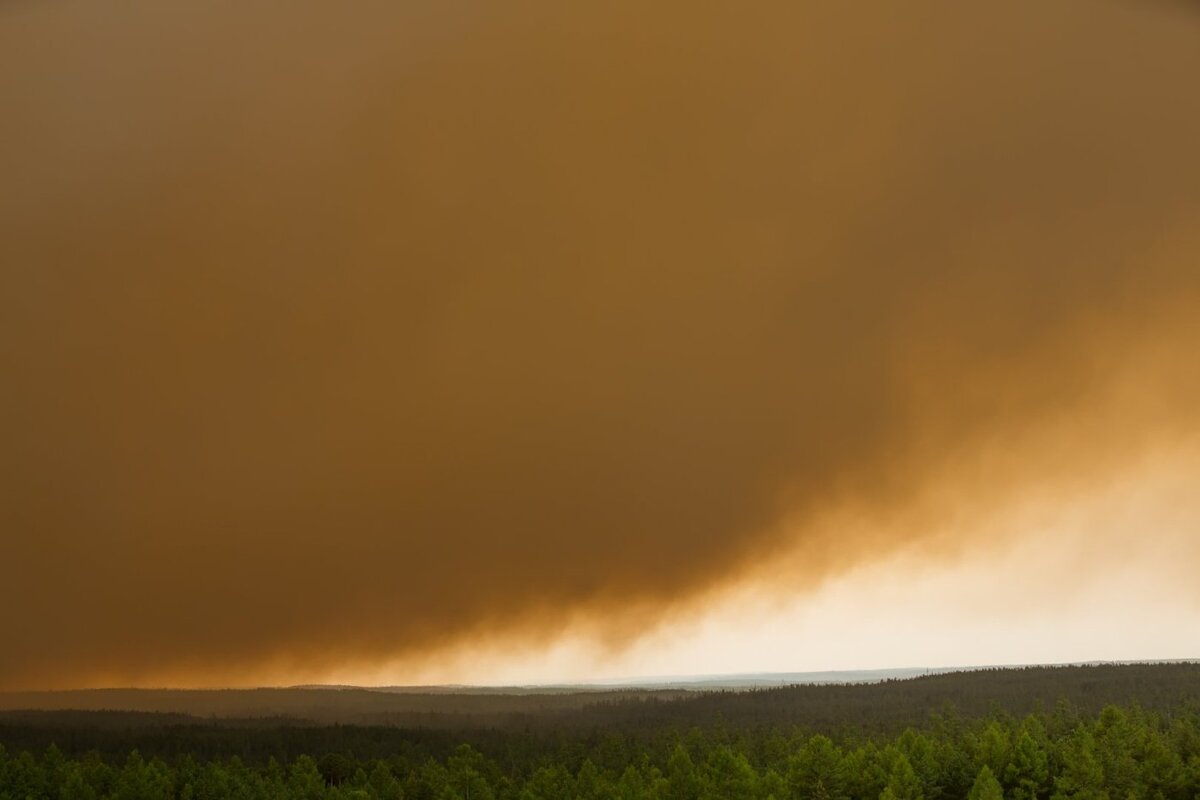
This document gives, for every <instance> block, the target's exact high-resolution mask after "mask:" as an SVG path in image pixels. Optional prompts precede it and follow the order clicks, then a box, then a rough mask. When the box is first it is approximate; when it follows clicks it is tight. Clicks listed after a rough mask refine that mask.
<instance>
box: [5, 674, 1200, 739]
mask: <svg viewBox="0 0 1200 800" xmlns="http://www.w3.org/2000/svg"><path fill="white" fill-rule="evenodd" d="M913 673H917V674H915V675H914V674H913ZM830 675H840V676H843V677H842V679H841V680H838V681H831V680H821V679H818V678H816V677H815V676H830ZM849 676H855V677H854V678H851V677H849ZM768 678H769V679H770V680H774V681H778V683H768ZM760 681H761V682H760ZM785 682H786V683H785ZM685 687H687V688H685ZM1060 699H1065V700H1067V701H1069V702H1071V703H1073V704H1075V705H1077V706H1079V707H1080V708H1082V709H1093V710H1094V709H1098V708H1099V707H1101V706H1103V705H1105V704H1108V703H1125V704H1129V703H1136V704H1139V705H1142V706H1143V707H1146V708H1150V709H1155V708H1165V707H1167V706H1170V705H1174V704H1178V703H1179V702H1187V701H1196V700H1200V663H1197V662H1186V661H1185V662H1170V663H1125V664H1092V665H1070V666H1035V667H997V668H973V669H970V670H957V671H954V670H940V671H939V670H924V669H907V670H878V671H856V672H849V673H846V672H843V673H786V674H783V675H775V676H717V677H712V678H707V679H704V678H702V679H699V680H695V681H689V682H684V681H679V682H675V683H664V684H660V685H658V686H654V685H650V684H648V685H646V686H643V687H614V686H591V687H578V686H564V687H510V688H495V689H487V688H483V687H471V688H464V689H461V690H459V689H452V688H450V687H436V688H435V687H430V688H419V687H377V688H362V687H292V688H275V689H265V688H264V689H190V690H189V689H86V690H72V691H59V692H5V693H0V712H4V713H3V714H0V719H13V718H15V717H17V716H19V717H21V718H22V719H25V720H36V719H38V718H41V719H48V718H49V716H43V715H40V714H34V715H30V714H24V713H22V714H17V713H16V712H27V711H33V712H47V711H57V712H66V711H82V712H99V711H117V712H140V713H150V714H174V715H185V716H184V717H182V718H179V717H176V718H175V719H176V721H178V720H179V719H183V720H186V719H188V718H192V719H198V720H199V719H213V718H216V719H223V720H233V719H241V720H255V719H258V720H266V719H271V720H275V721H279V720H281V719H282V720H291V721H295V722H300V721H307V722H314V723H341V724H359V725H390V726H418V727H464V726H465V727H471V726H483V727H490V726H496V727H504V726H510V725H531V724H532V725H549V726H560V725H568V726H576V725H583V726H588V725H603V726H617V727H621V726H627V725H629V724H633V722H634V721H636V724H638V725H642V724H652V725H689V724H698V723H700V722H703V721H706V720H710V719H716V718H718V717H719V718H721V719H723V720H726V721H728V722H730V723H733V724H747V725H758V724H803V725H811V726H814V727H828V726H836V725H839V724H854V723H856V722H857V721H860V720H865V719H868V718H870V719H871V720H873V721H876V722H880V721H882V722H886V723H892V722H895V723H900V722H904V721H912V722H920V721H922V720H923V719H924V718H926V717H927V716H928V714H929V713H930V712H931V711H935V710H938V709H940V708H943V707H950V706H952V707H954V708H957V709H959V710H961V711H962V712H963V713H968V714H975V713H982V712H984V711H987V710H988V709H989V708H990V707H993V706H996V705H998V706H1000V707H1001V708H1004V709H1005V710H1008V711H1010V712H1011V713H1024V712H1026V711H1028V710H1031V709H1032V708H1033V707H1034V706H1035V705H1037V704H1041V705H1043V706H1047V707H1052V706H1053V704H1054V703H1056V702H1057V701H1058V700H1060ZM50 716H53V715H50ZM150 719H153V717H151V718H150Z"/></svg>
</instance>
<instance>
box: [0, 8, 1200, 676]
mask: <svg viewBox="0 0 1200 800" xmlns="http://www.w3.org/2000/svg"><path fill="white" fill-rule="evenodd" d="M1197 75H1200V12H1198V10H1197V8H1196V7H1195V6H1194V5H1193V4H1189V3H1183V2H1178V3H1171V2H1132V1H1131V0H1130V1H1126V0H1049V2H1047V0H1037V2H1035V1H1034V0H1013V1H1011V2H991V3H983V4H980V3H958V2H951V1H950V0H919V1H918V2H915V3H914V2H911V0H906V1H905V2H900V1H899V0H868V1H867V2H865V3H860V4H857V5H856V6H854V7H853V8H851V7H849V6H847V5H845V4H837V3H832V2H815V1H810V0H800V1H799V2H796V1H795V0H792V1H791V2H764V3H755V4H750V5H747V4H744V3H732V2H728V3H727V2H717V3H706V4H700V5H696V4H683V3H678V4H676V3H666V4H649V5H647V4H644V3H634V2H624V1H623V0H619V1H618V2H592V1H591V0H583V1H582V2H576V3H569V4H564V3H555V2H550V1H549V0H522V1H520V2H514V3H505V4H494V3H483V2H475V0H457V1H456V2H432V0H408V2H404V3H385V2H364V3H358V4H350V5H346V4H341V5H337V6H336V7H335V6H332V5H329V4H325V3H319V2H309V0H302V1H301V2H289V3H283V2H275V1H274V0H270V1H269V2H262V3H245V2H240V0H239V2H232V1H231V0H188V2H179V3H168V4H163V3H154V2H149V0H105V1H104V2H92V1H87V2H85V1H84V0H41V1H40V2H9V3H7V4H4V5H0V108H3V109H4V111H3V113H2V114H0V145H3V146H2V147H0V386H2V389H0V440H2V441H3V442H4V446H3V448H2V449H0V537H3V541H2V544H3V548H2V559H0V629H2V630H3V631H4V632H5V633H4V647H3V648H0V688H55V687H75V686H94V685H101V684H107V685H114V684H132V685H254V684H263V683H278V682H312V681H315V680H326V679H330V680H334V679H337V680H360V681H369V682H381V683H400V682H406V681H417V680H420V681H427V682H438V681H450V680H454V681H474V682H483V683H488V682H491V683H496V682H503V681H506V680H512V681H525V680H559V679H571V680H579V679H600V678H604V677H611V676H616V675H619V674H632V673H638V672H659V673H687V672H719V671H755V670H766V669H781V670H786V669H825V668H831V667H874V666H896V665H902V664H906V663H907V664H912V663H943V664H946V663H953V664H971V663H1003V662H1020V661H1024V662H1028V661H1043V660H1081V659H1090V658H1160V657H1195V656H1197V655H1200V653H1196V652H1194V651H1189V648H1191V647H1193V646H1194V644H1193V641H1194V636H1193V635H1192V634H1194V631H1195V630H1196V629H1197V627H1196V624H1200V593H1198V592H1197V590H1196V588H1195V585H1196V582H1195V580H1194V575H1192V574H1189V571H1188V570H1187V569H1186V568H1184V567H1183V566H1181V565H1187V564H1194V563H1196V559H1197V558H1200V529H1198V528H1197V524H1198V521H1200V486H1196V485H1195V483H1196V481H1195V480H1194V479H1193V476H1195V475H1197V474H1200V472H1198V471H1197V467H1198V466H1200V439H1198V437H1197V434H1198V433H1200V360H1198V358H1197V353H1198V352H1200V314H1198V312H1200V148H1198V147H1197V143H1198V142H1200V95H1198V94H1197V93H1196V92H1195V90H1194V88H1195V87H1194V84H1195V78H1196V76H1197ZM1118 586H1119V587H1121V591H1120V592H1119V593H1118V592H1115V591H1114V587H1118ZM985 589H986V591H985ZM1116 596H1119V597H1120V598H1121V600H1120V602H1117V601H1115V600H1114V599H1113V598H1114V597H1116ZM888 620H891V622H889V621H888ZM901 626H909V627H908V631H909V635H908V636H905V637H896V636H893V635H889V634H887V633H886V631H893V632H894V631H896V630H897V629H898V628H899V627H901ZM1064 631H1070V632H1071V633H1070V634H1069V635H1068V634H1065V633H1064ZM783 643H786V644H783ZM731 654H736V656H734V655H731Z"/></svg>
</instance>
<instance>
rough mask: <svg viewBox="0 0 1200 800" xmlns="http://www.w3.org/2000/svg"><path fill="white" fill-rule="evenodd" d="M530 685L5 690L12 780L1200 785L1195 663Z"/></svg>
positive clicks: (68, 786) (1077, 794) (693, 791)
mask: <svg viewBox="0 0 1200 800" xmlns="http://www.w3.org/2000/svg"><path fill="white" fill-rule="evenodd" d="M326 691H330V692H335V693H336V690H326ZM507 697H509V700H511V697H512V696H507ZM519 697H520V698H521V700H522V702H523V706H522V707H521V708H520V709H519V710H514V709H513V708H512V707H509V706H507V705H505V706H503V710H496V708H494V707H492V706H489V705H488V704H489V702H492V701H491V700H489V696H487V695H449V696H442V699H443V700H447V701H452V702H448V703H447V705H448V706H450V707H452V708H454V709H455V710H453V711H449V712H441V713H438V712H420V713H421V714H422V715H425V716H426V718H427V720H428V721H430V722H432V723H433V724H428V725H422V724H415V725H413V724H405V725H385V724H374V725H364V724H335V725H329V724H322V723H320V722H314V721H311V720H302V719H280V718H257V719H219V718H208V719H201V718H197V717H190V716H187V715H182V714H159V713H147V712H125V711H69V710H57V711H34V710H14V711H7V712H2V713H0V800H22V799H23V798H72V799H75V798H94V799H96V800H98V799H99V798H110V797H111V798H122V799H125V798H128V799H129V800H139V799H140V798H146V799H147V800H149V799H150V798H180V800H184V799H186V800H200V799H201V798H227V797H236V798H281V797H298V798H381V799H382V798H390V799H392V800H398V799H399V798H404V799H405V800H426V799H428V800H435V799H437V800H458V799H459V798H461V799H462V800H488V799H489V798H491V799H492V800H501V799H502V798H505V799H507V798H512V800H536V799H537V798H546V799H547V800H549V799H550V798H554V799H555V800H558V799H559V798H582V799H585V800H591V799H595V800H600V799H601V798H604V799H605V800H608V799H610V798H611V799H612V800H618V799H620V800H634V798H659V799H660V800H715V798H760V800H767V798H774V800H784V799H785V798H804V799H805V800H808V799H809V798H812V800H824V799H827V800H834V798H843V799H845V800H851V799H857V798H871V800H874V799H875V798H881V800H905V799H908V800H913V799H915V798H925V800H941V799H942V798H975V799H978V798H1020V799H1021V800H1026V799H1028V800H1033V798H1089V799H1090V800H1101V799H1102V798H1107V799H1108V800H1127V798H1147V800H1151V799H1153V798H1163V800H1175V799H1176V798H1178V800H1197V798H1200V665H1196V664H1166V665H1130V666H1095V667H1058V668H1029V669H1016V670H1013V669H1006V670H984V671H975V672H963V673H951V674H943V675H935V676H928V677H922V678H915V679H907V680H896V681H887V682H883V683H879V684H869V685H850V686H846V685H835V686H830V685H825V686H796V687H787V688H778V689H766V690H756V691H747V692H711V693H699V694H692V695H686V696H677V695H670V696H669V697H668V698H663V697H660V696H658V695H656V694H653V693H650V694H646V695H642V696H638V695H637V694H636V693H633V694H630V693H624V694H622V695H620V696H616V697H606V696H605V695H604V694H593V695H592V697H593V700H594V702H586V703H582V704H581V703H580V702H578V701H577V702H573V703H571V704H567V705H564V704H563V703H562V699H561V695H559V696H558V700H552V699H547V698H554V697H555V695H521V696H519ZM464 701H468V702H467V706H461V705H459V704H460V703H461V702H464ZM506 702H508V701H506ZM472 703H473V704H474V705H472ZM386 713H397V712H386ZM408 713H413V712H408ZM456 722H457V723H458V724H455V723H456Z"/></svg>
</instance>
